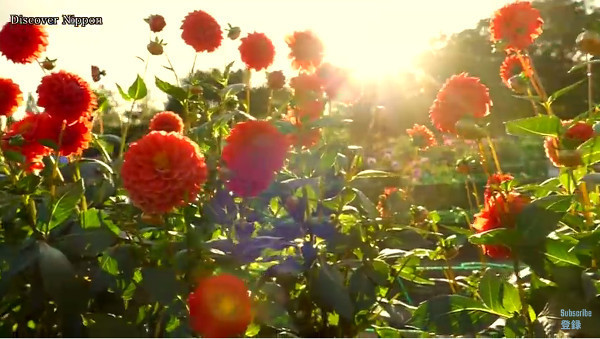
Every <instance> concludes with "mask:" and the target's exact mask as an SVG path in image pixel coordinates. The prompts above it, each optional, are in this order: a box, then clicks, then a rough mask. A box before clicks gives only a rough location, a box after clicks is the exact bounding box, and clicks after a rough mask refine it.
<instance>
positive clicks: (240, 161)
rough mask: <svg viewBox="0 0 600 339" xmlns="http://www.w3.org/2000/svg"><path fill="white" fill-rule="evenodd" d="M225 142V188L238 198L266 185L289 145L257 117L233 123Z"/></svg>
mask: <svg viewBox="0 0 600 339" xmlns="http://www.w3.org/2000/svg"><path fill="white" fill-rule="evenodd" d="M226 141H227V145H226V146H225V148H224V149H223V156H222V159H223V162H224V164H225V165H226V167H227V170H228V172H229V173H230V176H229V178H228V182H227V187H228V188H229V189H230V190H231V191H233V192H234V193H236V194H237V195H239V196H242V197H252V196H256V195H258V194H259V193H261V192H262V191H264V190H265V189H267V187H269V184H270V183H271V181H272V180H273V177H274V175H275V172H277V171H279V170H281V168H282V167H283V163H284V161H285V157H286V155H287V151H288V148H289V143H288V140H287V138H286V137H285V135H283V134H282V133H281V132H279V130H277V128H275V126H273V125H272V124H271V123H270V122H268V121H261V120H251V121H246V122H241V123H238V124H236V125H235V126H234V127H233V129H232V130H231V134H230V135H229V136H228V137H227V139H226Z"/></svg>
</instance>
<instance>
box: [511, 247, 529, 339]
mask: <svg viewBox="0 0 600 339" xmlns="http://www.w3.org/2000/svg"><path fill="white" fill-rule="evenodd" d="M513 270H514V273H515V278H516V280H517V289H518V290H519V299H520V300H521V315H522V316H523V318H524V320H525V323H526V324H527V330H528V332H529V335H531V334H533V331H532V330H533V324H532V323H531V319H530V318H529V304H528V303H527V298H526V297H525V287H524V286H523V279H522V278H521V275H520V274H519V271H520V269H519V259H518V257H517V253H516V252H515V253H513Z"/></svg>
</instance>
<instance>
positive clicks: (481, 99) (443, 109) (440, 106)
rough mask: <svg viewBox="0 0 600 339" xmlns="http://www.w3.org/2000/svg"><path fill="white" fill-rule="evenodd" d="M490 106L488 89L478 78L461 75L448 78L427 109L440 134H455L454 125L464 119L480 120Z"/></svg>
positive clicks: (465, 74)
mask: <svg viewBox="0 0 600 339" xmlns="http://www.w3.org/2000/svg"><path fill="white" fill-rule="evenodd" d="M491 105H492V101H491V100H490V94H489V90H488V88H487V87H486V86H485V85H484V84H482V83H481V82H480V80H479V78H475V77H470V76H469V75H468V74H467V73H461V74H458V75H454V76H452V77H450V78H449V79H448V80H447V81H446V83H445V84H444V85H443V86H442V88H441V89H440V91H439V92H438V94H437V97H436V99H435V101H434V102H433V105H432V106H431V108H430V109H429V116H430V117H431V122H432V123H433V125H434V126H435V127H436V128H437V129H438V130H439V131H440V132H448V133H456V127H455V125H456V123H457V122H458V121H459V120H460V119H462V118H465V117H475V118H481V117H484V116H486V115H487V114H489V108H490V106H491Z"/></svg>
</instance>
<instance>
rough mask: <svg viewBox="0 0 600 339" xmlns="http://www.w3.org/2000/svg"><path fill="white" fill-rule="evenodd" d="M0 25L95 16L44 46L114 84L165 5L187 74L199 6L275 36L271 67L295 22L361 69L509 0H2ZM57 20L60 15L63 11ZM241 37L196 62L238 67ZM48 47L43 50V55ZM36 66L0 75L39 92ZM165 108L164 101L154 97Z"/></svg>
mask: <svg viewBox="0 0 600 339" xmlns="http://www.w3.org/2000/svg"><path fill="white" fill-rule="evenodd" d="M2 2H3V3H2V6H0V25H3V23H2V22H6V21H8V20H9V15H10V14H22V15H24V16H59V17H61V16H62V14H74V15H76V16H100V17H102V18H103V22H104V25H102V26H87V27H84V28H82V27H77V28H75V27H73V26H68V25H65V26H63V25H60V24H59V25H58V26H47V28H48V33H49V46H48V49H47V52H46V55H47V56H48V57H50V58H51V59H54V58H58V62H57V68H56V70H59V69H64V70H67V71H70V72H74V73H77V74H79V75H80V76H82V77H83V78H84V79H86V80H88V81H90V82H91V81H92V79H91V75H90V66H91V65H97V66H99V67H100V69H105V70H106V71H107V76H106V77H104V78H103V79H102V81H101V82H100V83H97V84H95V85H94V86H98V84H103V85H104V86H105V87H107V88H109V89H111V90H114V91H116V86H115V83H119V84H120V85H121V86H123V87H128V86H129V85H130V84H131V82H132V81H133V80H134V79H135V77H136V74H138V73H139V74H142V73H143V72H144V64H143V63H142V62H141V61H140V60H138V59H137V58H136V56H140V57H142V58H146V57H147V56H148V52H147V50H146V45H147V44H148V42H149V39H150V34H149V33H150V30H149V29H148V25H147V24H146V23H145V22H144V21H143V19H144V18H146V17H147V16H149V15H150V14H161V15H163V16H164V17H165V20H166V22H167V26H166V27H165V29H164V30H163V31H162V32H161V33H159V37H161V38H163V39H164V41H165V42H166V43H168V45H167V46H166V47H165V51H166V52H167V53H168V55H169V57H170V58H171V60H172V62H173V64H174V67H175V69H176V71H177V73H178V74H179V75H180V76H185V75H187V74H188V72H189V70H190V68H191V66H192V61H193V58H194V50H193V49H192V47H190V46H188V45H186V44H185V43H184V42H183V41H182V39H181V29H180V27H181V21H182V20H183V18H184V17H185V16H186V15H187V13H188V12H191V11H194V10H197V9H201V10H204V11H206V12H208V13H209V14H211V15H212V16H213V17H215V19H216V20H217V21H218V22H219V23H220V24H221V26H222V27H223V28H225V27H227V23H231V24H232V25H233V26H240V27H241V29H242V37H243V36H245V34H247V33H248V32H253V31H257V32H263V33H265V34H267V36H269V37H270V38H271V39H272V40H273V43H274V44H275V48H276V55H275V63H274V65H273V66H271V68H270V70H277V69H283V70H284V71H285V72H286V73H288V74H290V70H289V61H288V59H287V56H288V53H289V48H288V47H287V45H286V44H285V42H284V37H285V36H286V35H287V34H289V33H292V32H293V31H295V30H304V29H312V30H313V31H314V32H315V33H316V34H317V35H318V36H319V37H320V38H321V39H322V40H323V43H324V45H325V54H326V59H327V60H328V61H330V62H332V63H334V64H337V65H339V66H342V67H346V68H349V69H350V70H351V71H353V72H354V73H355V74H356V75H357V76H358V77H359V78H360V77H362V78H369V77H370V78H374V77H377V76H381V75H393V74H394V73H397V72H400V71H402V70H403V69H406V68H407V67H410V62H411V59H412V58H414V56H415V55H417V54H418V53H419V52H420V51H422V50H423V49H425V48H427V46H428V41H429V39H430V38H431V37H434V36H435V35H437V34H438V33H440V32H443V33H452V32H457V31H460V30H462V29H464V28H469V27H473V26H474V25H475V24H476V23H477V22H478V21H479V20H480V19H482V18H485V17H488V16H490V15H491V14H492V13H493V11H494V10H495V9H497V8H500V7H501V6H502V5H503V4H505V3H508V2H510V0H452V1H449V0H426V1H410V2H409V1H405V0H402V1H401V0H325V1H323V0H255V1H248V0H221V1H217V0H215V1H206V0H205V1H189V0H104V1H93V2H89V1H81V0H52V1H48V0H20V1H9V0H2ZM60 21H62V17H61V20H59V23H60ZM239 43H240V42H239V40H236V41H231V40H229V39H224V40H223V44H222V46H221V47H220V48H219V49H218V50H217V51H215V52H213V53H210V54H206V53H201V54H199V55H198V60H197V64H196V68H197V69H207V68H210V67H219V68H223V67H224V66H225V65H226V64H227V63H229V62H230V61H235V64H234V69H237V68H241V67H243V64H242V62H241V60H240V57H239V52H238V50H237V48H238V46H239ZM44 57H45V55H44ZM163 65H167V61H166V59H165V57H164V55H163V56H152V57H151V58H150V63H149V67H148V70H147V71H146V74H145V79H146V82H147V83H151V84H150V86H149V90H150V95H151V96H152V98H154V99H155V101H157V102H162V101H163V100H164V96H163V95H162V94H161V92H160V91H159V90H158V89H156V88H155V87H154V85H153V82H154V75H156V76H158V77H159V78H161V79H163V80H166V81H169V82H174V77H173V75H172V73H170V71H167V70H165V69H164V68H163V67H162V66H163ZM42 75H43V74H42V71H41V69H40V68H39V67H38V66H37V65H36V64H28V65H20V64H13V63H12V62H9V61H7V60H6V58H4V57H3V56H0V76H1V77H7V78H12V79H13V80H14V81H16V82H17V83H18V84H19V85H20V86H21V89H22V90H23V91H24V92H25V93H27V92H35V89H36V88H37V86H38V84H39V81H40V78H41V76H42ZM264 78H265V75H264V73H261V74H254V75H253V79H254V80H253V82H254V81H256V82H263V81H264ZM159 107H160V108H162V106H159Z"/></svg>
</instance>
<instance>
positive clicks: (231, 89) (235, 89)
mask: <svg viewBox="0 0 600 339" xmlns="http://www.w3.org/2000/svg"><path fill="white" fill-rule="evenodd" d="M245 89H246V85H245V84H231V85H229V86H226V87H225V88H223V89H221V97H222V98H225V97H227V96H229V95H236V94H238V93H240V92H241V91H243V90H245Z"/></svg>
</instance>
